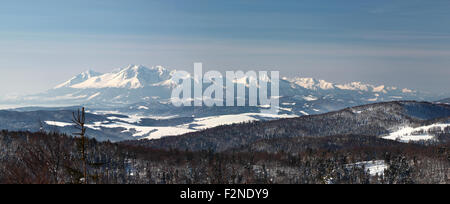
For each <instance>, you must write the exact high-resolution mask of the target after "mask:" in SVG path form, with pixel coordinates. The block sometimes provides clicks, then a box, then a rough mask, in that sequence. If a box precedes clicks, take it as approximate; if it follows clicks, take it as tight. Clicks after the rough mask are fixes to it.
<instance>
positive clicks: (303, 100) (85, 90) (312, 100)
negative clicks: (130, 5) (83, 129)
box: [0, 65, 443, 116]
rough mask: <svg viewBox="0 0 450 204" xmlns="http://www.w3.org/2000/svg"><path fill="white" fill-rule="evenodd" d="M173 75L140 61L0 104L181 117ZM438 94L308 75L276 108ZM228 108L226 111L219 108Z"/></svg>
mask: <svg viewBox="0 0 450 204" xmlns="http://www.w3.org/2000/svg"><path fill="white" fill-rule="evenodd" d="M175 73H177V71H176V70H168V69H166V68H164V67H161V66H155V67H151V68H147V67H144V66H141V65H129V66H127V67H125V68H122V69H119V70H116V71H113V72H110V73H104V74H103V73H98V72H95V71H92V70H89V71H86V72H83V73H81V74H79V75H76V76H74V77H72V78H71V79H69V80H67V81H65V82H63V83H61V84H59V85H57V86H55V87H54V88H52V89H50V90H47V91H45V92H43V93H39V94H33V95H26V96H21V97H16V98H13V99H4V100H2V101H0V103H1V104H20V105H21V106H34V105H36V104H46V106H68V105H84V106H87V107H89V108H91V109H102V110H114V111H120V112H123V111H125V112H126V113H130V112H131V113H142V114H144V115H149V114H153V115H172V114H174V113H177V114H181V116H191V115H193V111H194V110H193V108H175V107H173V106H172V105H171V104H170V97H171V92H172V90H173V88H174V87H175V86H176V83H174V82H173V81H172V80H171V78H172V76H173V75H174V74H175ZM236 83H237V82H236ZM204 87H207V85H205V86H204ZM440 98H443V97H442V96H439V95H437V94H431V93H423V92H418V91H415V90H411V89H408V88H398V87H392V86H385V85H370V84H365V83H362V82H352V83H347V84H337V83H331V82H327V81H324V80H318V79H314V78H301V77H293V78H287V77H282V78H281V80H280V107H279V110H280V111H281V112H282V113H285V114H293V115H310V114H318V113H326V112H329V111H335V110H339V109H342V108H346V107H351V106H357V105H363V104H368V103H375V102H383V101H395V100H418V101H435V100H438V99H440ZM260 108H261V107H259V108H252V107H246V108H240V111H239V112H241V113H246V112H247V113H248V112H254V111H258V110H259V109H260ZM200 109H202V108H200ZM205 109H208V108H205ZM225 109H227V108H225ZM231 109H235V108H231ZM255 109H256V110H255ZM210 110H211V109H208V110H207V111H203V110H201V111H200V112H203V113H204V112H208V111H210ZM230 111H232V110H225V112H230ZM197 112H198V111H197ZM217 114H218V113H211V114H209V115H217ZM206 115H208V114H206Z"/></svg>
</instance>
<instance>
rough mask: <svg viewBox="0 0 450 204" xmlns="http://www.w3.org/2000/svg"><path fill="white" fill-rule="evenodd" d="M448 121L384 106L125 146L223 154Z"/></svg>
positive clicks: (435, 107)
mask: <svg viewBox="0 0 450 204" xmlns="http://www.w3.org/2000/svg"><path fill="white" fill-rule="evenodd" d="M448 117H450V106H449V105H445V104H434V103H428V102H415V101H402V102H385V103H376V104H370V105H364V106H357V107H352V108H347V109H344V110H340V111H336V112H330V113H326V114H321V115H313V116H303V117H299V118H292V119H282V120H276V121H269V122H252V123H245V124H235V125H228V126H221V127H217V128H212V129H208V130H204V131H201V132H195V133H189V134H185V135H182V136H177V137H165V138H162V139H158V140H143V141H129V142H126V143H128V144H134V145H142V146H147V147H152V148H161V149H179V150H194V151H195V150H208V149H211V150H215V151H224V150H228V149H235V148H240V147H243V146H246V145H249V144H252V143H255V142H257V141H260V140H270V139H277V138H298V137H307V136H308V137H325V136H335V135H366V136H374V137H376V136H380V135H384V134H388V133H389V130H390V129H392V128H396V127H399V126H419V125H422V124H426V123H427V122H429V121H436V120H437V119H442V118H444V119H445V118H448ZM445 120H447V119H445Z"/></svg>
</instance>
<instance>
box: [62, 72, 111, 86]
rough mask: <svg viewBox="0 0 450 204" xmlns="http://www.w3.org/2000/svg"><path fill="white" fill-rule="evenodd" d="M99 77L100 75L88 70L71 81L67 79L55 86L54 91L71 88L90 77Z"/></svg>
mask: <svg viewBox="0 0 450 204" xmlns="http://www.w3.org/2000/svg"><path fill="white" fill-rule="evenodd" d="M100 75H102V74H101V73H99V72H95V71H92V70H90V69H89V70H87V71H85V72H82V73H80V74H78V75H76V76H74V77H72V78H71V79H69V80H68V81H66V82H64V83H62V84H59V85H57V86H55V88H54V89H59V88H67V87H71V86H73V85H75V84H79V83H82V82H84V81H86V80H88V79H90V78H92V77H96V76H100Z"/></svg>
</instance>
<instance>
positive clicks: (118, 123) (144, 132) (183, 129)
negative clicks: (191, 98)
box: [45, 113, 298, 139]
mask: <svg viewBox="0 0 450 204" xmlns="http://www.w3.org/2000/svg"><path fill="white" fill-rule="evenodd" d="M293 117H298V116H296V115H272V114H264V113H244V114H236V115H220V116H212V117H204V118H195V119H194V121H193V122H191V123H186V124H182V125H178V126H140V125H137V123H138V122H140V120H141V119H142V118H148V117H144V116H137V115H133V116H130V117H129V118H119V117H108V119H109V120H114V122H111V121H104V122H95V123H93V124H87V125H86V127H88V128H91V129H94V130H101V129H102V128H123V129H124V130H123V131H122V132H130V133H132V135H133V136H134V137H141V138H140V139H159V138H161V137H164V136H177V135H182V134H186V133H190V132H196V131H200V130H204V129H208V128H213V127H217V126H221V125H231V124H236V123H243V122H252V121H257V120H260V118H265V119H268V120H275V119H281V118H293ZM45 123H46V124H48V125H51V126H57V127H66V126H71V125H73V124H71V123H65V122H58V121H45Z"/></svg>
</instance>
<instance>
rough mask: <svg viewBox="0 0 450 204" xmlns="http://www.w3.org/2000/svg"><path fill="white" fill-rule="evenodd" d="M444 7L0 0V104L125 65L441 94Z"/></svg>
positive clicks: (386, 0)
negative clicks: (267, 74)
mask: <svg viewBox="0 0 450 204" xmlns="http://www.w3.org/2000/svg"><path fill="white" fill-rule="evenodd" d="M449 10H450V1H448V0H433V1H429V0H377V1H368V0H346V1H342V0H321V1H317V0H283V1H275V0H272V1H269V0H240V1H238V0H227V1H223V0H191V1H186V0H114V1H111V0H95V1H92V0H65V1H60V0H2V4H1V6H0V73H1V74H0V95H9V94H30V93H38V92H42V91H45V90H47V89H50V88H52V87H54V86H55V85H57V84H59V83H61V82H63V81H66V80H68V79H69V78H71V77H72V76H74V75H76V74H78V73H81V72H83V71H85V70H88V69H92V70H95V71H98V72H110V71H112V70H115V69H117V68H121V67H126V66H127V65H129V64H142V65H144V66H148V67H151V66H155V65H162V66H165V67H168V68H169V69H178V70H188V71H189V70H192V68H193V63H194V62H202V63H203V64H204V69H205V70H220V71H226V70H230V71H231V70H274V71H280V72H281V75H282V76H290V77H292V76H299V77H314V78H318V79H325V80H327V81H331V82H337V83H345V82H352V81H362V82H366V83H371V84H376V85H379V84H385V85H393V86H398V87H404V88H412V89H417V90H422V91H429V92H435V93H443V92H445V93H449V92H450V91H449V87H450V80H449V76H450V23H449V22H450V12H448V11H449Z"/></svg>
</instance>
